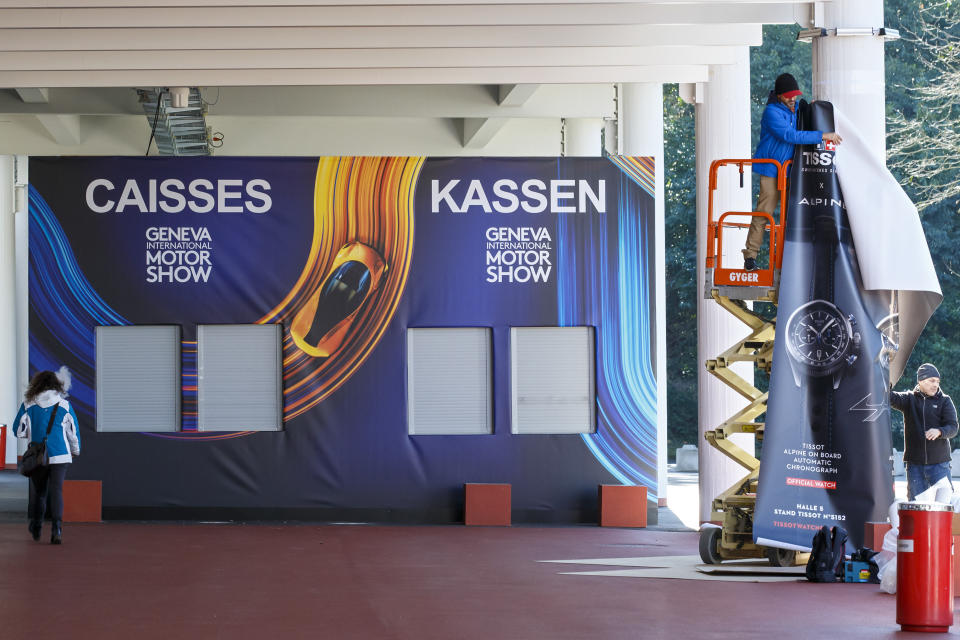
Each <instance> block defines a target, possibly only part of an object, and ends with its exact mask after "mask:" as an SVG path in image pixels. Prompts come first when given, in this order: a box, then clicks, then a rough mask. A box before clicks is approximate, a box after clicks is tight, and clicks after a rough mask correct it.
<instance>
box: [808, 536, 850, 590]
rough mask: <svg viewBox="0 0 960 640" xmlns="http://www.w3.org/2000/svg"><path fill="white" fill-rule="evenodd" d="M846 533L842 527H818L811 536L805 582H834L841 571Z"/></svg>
mask: <svg viewBox="0 0 960 640" xmlns="http://www.w3.org/2000/svg"><path fill="white" fill-rule="evenodd" d="M846 545H847V532H846V531H845V530H844V529H843V528H842V527H834V528H833V530H831V529H830V528H829V527H826V526H824V527H820V530H819V531H817V532H816V533H815V534H814V536H813V542H812V543H811V545H810V546H811V549H810V560H808V561H807V580H809V581H810V582H836V581H837V578H838V573H839V572H842V571H843V561H844V557H845V550H844V549H845V547H846Z"/></svg>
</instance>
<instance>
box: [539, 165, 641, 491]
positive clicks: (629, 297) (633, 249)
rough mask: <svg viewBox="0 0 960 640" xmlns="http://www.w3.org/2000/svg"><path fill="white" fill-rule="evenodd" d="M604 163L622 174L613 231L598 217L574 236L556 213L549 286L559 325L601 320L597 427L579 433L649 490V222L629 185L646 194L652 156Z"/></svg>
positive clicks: (613, 467) (614, 467)
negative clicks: (553, 278)
mask: <svg viewBox="0 0 960 640" xmlns="http://www.w3.org/2000/svg"><path fill="white" fill-rule="evenodd" d="M610 160H611V161H612V162H613V163H614V164H615V165H617V166H618V167H619V168H620V169H621V170H622V171H623V173H622V174H621V176H622V177H621V181H620V184H619V194H618V197H617V203H618V210H617V211H616V216H617V217H616V219H617V228H616V236H615V237H611V236H612V234H611V233H609V232H608V227H607V226H606V224H605V223H604V222H602V221H601V222H600V223H598V224H597V225H596V226H595V227H594V232H593V233H590V234H579V235H578V234H576V233H574V229H573V224H574V218H571V217H569V216H559V217H558V234H557V235H558V237H559V242H558V251H559V254H560V256H559V262H560V263H561V264H563V265H565V268H564V269H563V270H561V271H560V272H559V277H558V283H557V286H558V319H559V324H560V325H561V326H571V325H576V324H584V319H585V318H591V317H592V318H603V319H605V320H606V321H605V322H603V323H602V325H601V326H600V327H599V328H598V335H597V404H598V409H599V411H598V428H597V432H596V433H592V434H584V435H583V441H584V443H585V444H586V445H587V447H588V448H589V449H590V451H591V452H592V453H593V455H594V456H595V457H596V459H597V460H598V461H599V462H600V463H601V464H602V465H603V466H604V468H606V469H607V470H608V471H609V472H610V473H611V474H613V476H614V477H616V478H617V479H618V480H620V482H622V483H624V484H643V485H646V486H647V487H649V488H651V489H652V490H653V492H654V493H656V487H657V478H656V468H657V461H656V451H657V380H656V377H655V374H654V371H653V362H654V360H653V353H652V345H651V342H652V340H651V338H652V336H653V331H652V326H651V323H652V318H653V308H652V305H651V300H652V291H651V287H650V280H649V274H650V273H651V270H652V269H653V268H654V265H653V256H652V255H651V251H652V247H653V242H652V237H653V221H652V220H651V219H650V216H641V215H639V210H640V198H642V197H645V196H643V195H641V194H640V192H638V190H637V189H635V188H632V186H631V182H632V183H633V184H636V185H637V186H639V187H640V188H641V189H642V190H643V191H644V192H646V193H647V194H649V195H653V159H652V158H628V157H611V158H610ZM610 213H612V212H608V215H610ZM578 238H579V240H578ZM611 242H612V243H614V246H613V247H611V246H610V243H611ZM578 243H589V244H583V245H582V246H581V245H580V244H578ZM611 256H613V257H615V260H616V261H615V262H613V258H611ZM579 263H582V264H579ZM577 278H580V280H579V281H578V280H577Z"/></svg>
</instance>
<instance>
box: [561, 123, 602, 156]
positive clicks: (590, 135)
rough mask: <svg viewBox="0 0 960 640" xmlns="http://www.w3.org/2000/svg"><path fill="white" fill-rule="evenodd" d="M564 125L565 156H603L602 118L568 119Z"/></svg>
mask: <svg viewBox="0 0 960 640" xmlns="http://www.w3.org/2000/svg"><path fill="white" fill-rule="evenodd" d="M563 123H564V125H563V126H564V129H563V137H564V145H563V149H564V150H563V155H565V156H590V157H592V156H601V155H603V153H602V151H603V138H602V137H601V135H600V134H601V131H603V119H602V118H566V119H564V121H563Z"/></svg>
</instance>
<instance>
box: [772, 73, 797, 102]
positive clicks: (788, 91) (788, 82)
mask: <svg viewBox="0 0 960 640" xmlns="http://www.w3.org/2000/svg"><path fill="white" fill-rule="evenodd" d="M773 92H774V93H775V94H776V95H778V96H781V95H783V96H786V97H788V98H790V97H792V96H794V95H800V93H801V91H800V85H798V84H797V79H796V78H794V77H793V76H792V75H790V74H789V73H781V74H780V75H779V76H777V81H776V83H774V85H773Z"/></svg>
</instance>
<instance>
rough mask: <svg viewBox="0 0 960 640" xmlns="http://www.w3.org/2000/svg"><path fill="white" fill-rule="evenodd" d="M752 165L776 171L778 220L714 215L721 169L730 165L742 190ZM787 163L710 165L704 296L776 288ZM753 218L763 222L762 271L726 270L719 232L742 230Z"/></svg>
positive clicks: (751, 161)
mask: <svg viewBox="0 0 960 640" xmlns="http://www.w3.org/2000/svg"><path fill="white" fill-rule="evenodd" d="M754 164H772V165H774V166H775V167H776V169H777V191H778V192H779V194H780V215H779V220H777V219H775V218H774V216H772V215H771V214H769V213H766V212H764V211H725V212H723V213H722V214H721V215H720V216H718V217H715V215H714V194H715V192H716V190H717V183H718V174H719V171H720V169H721V168H722V167H725V166H729V165H734V166H736V167H737V168H738V169H739V173H740V187H741V188H743V186H744V167H747V166H752V165H754ZM789 166H790V161H789V160H788V161H787V162H786V163H784V164H782V165H781V164H780V163H779V162H777V161H776V160H768V159H752V158H746V159H731V158H727V159H721V160H714V161H713V162H712V163H710V178H709V190H708V199H707V225H708V226H707V259H706V268H707V279H706V280H707V285H708V289H706V290H704V296H705V297H709V288H712V287H765V288H773V287H775V286H776V282H777V276H778V274H779V272H780V267H781V265H782V264H783V239H784V228H785V225H786V220H787V169H788V167H789ZM754 217H760V218H765V219H766V228H767V230H768V231H769V233H768V234H767V240H766V242H767V246H768V247H769V252H768V255H769V260H768V263H767V267H766V268H760V269H756V270H754V271H747V270H746V269H744V268H743V267H742V266H736V267H733V266H730V265H725V264H724V263H723V235H724V234H723V232H724V230H726V229H745V228H748V227H749V226H750V223H751V220H752V219H753V218H754Z"/></svg>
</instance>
